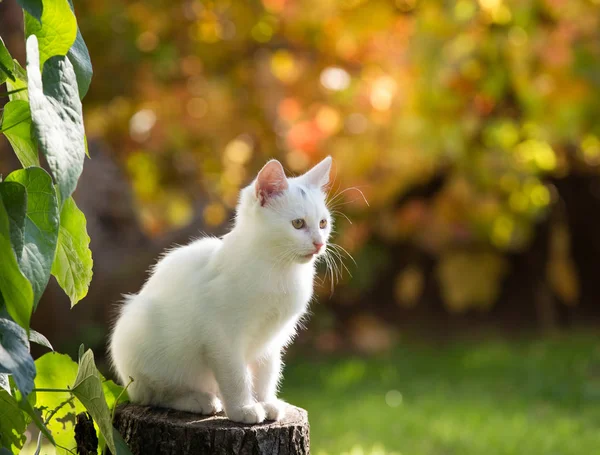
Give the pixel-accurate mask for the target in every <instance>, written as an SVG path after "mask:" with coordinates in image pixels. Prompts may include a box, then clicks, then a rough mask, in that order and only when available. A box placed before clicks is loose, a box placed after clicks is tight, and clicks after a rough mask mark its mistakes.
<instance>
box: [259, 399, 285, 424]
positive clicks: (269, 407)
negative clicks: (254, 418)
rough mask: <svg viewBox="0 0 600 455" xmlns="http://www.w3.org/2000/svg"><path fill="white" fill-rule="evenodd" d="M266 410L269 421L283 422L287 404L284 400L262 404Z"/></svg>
mask: <svg viewBox="0 0 600 455" xmlns="http://www.w3.org/2000/svg"><path fill="white" fill-rule="evenodd" d="M260 404H262V405H263V408H265V412H266V414H267V420H275V421H277V420H281V419H283V417H284V416H285V408H286V407H287V403H286V402H285V401H282V400H277V399H275V400H271V401H264V402H262V403H260Z"/></svg>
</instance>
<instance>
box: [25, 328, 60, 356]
mask: <svg viewBox="0 0 600 455" xmlns="http://www.w3.org/2000/svg"><path fill="white" fill-rule="evenodd" d="M29 341H31V342H33V343H35V344H39V345H40V346H44V347H46V348H48V349H50V350H51V351H54V348H53V347H52V345H51V344H50V341H48V338H46V337H45V336H44V335H42V334H41V333H40V332H38V331H37V330H33V329H31V330H29Z"/></svg>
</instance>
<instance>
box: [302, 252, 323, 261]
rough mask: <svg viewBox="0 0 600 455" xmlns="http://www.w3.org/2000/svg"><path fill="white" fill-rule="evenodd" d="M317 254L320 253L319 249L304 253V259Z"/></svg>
mask: <svg viewBox="0 0 600 455" xmlns="http://www.w3.org/2000/svg"><path fill="white" fill-rule="evenodd" d="M317 254H319V251H318V250H317V251H313V252H312V253H309V254H305V255H303V256H302V257H303V258H304V259H312V258H313V257H315V256H316V255H317Z"/></svg>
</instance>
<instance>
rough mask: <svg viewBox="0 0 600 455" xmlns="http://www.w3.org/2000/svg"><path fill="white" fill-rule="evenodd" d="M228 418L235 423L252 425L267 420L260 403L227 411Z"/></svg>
mask: <svg viewBox="0 0 600 455" xmlns="http://www.w3.org/2000/svg"><path fill="white" fill-rule="evenodd" d="M227 417H228V418H229V420H233V421H234V422H240V423H250V424H252V423H261V422H262V421H263V420H265V417H266V413H265V410H264V408H263V407H262V405H261V404H260V403H254V404H249V405H246V406H242V407H236V408H233V409H231V410H229V411H227Z"/></svg>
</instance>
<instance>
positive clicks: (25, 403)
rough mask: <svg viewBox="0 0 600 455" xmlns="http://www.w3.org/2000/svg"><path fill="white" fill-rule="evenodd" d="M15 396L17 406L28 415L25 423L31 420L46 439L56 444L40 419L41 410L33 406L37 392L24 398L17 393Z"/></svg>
mask: <svg viewBox="0 0 600 455" xmlns="http://www.w3.org/2000/svg"><path fill="white" fill-rule="evenodd" d="M15 398H16V400H17V402H18V404H19V408H21V410H22V411H23V412H25V413H26V414H27V415H28V416H29V417H30V419H28V420H29V421H28V422H27V423H28V424H29V423H30V422H33V423H34V424H35V426H36V427H38V429H39V430H40V432H41V433H42V434H43V435H44V436H45V437H46V439H48V441H50V442H51V443H52V444H53V445H56V441H54V437H53V436H52V433H51V432H50V430H49V429H48V427H47V426H46V424H45V423H44V421H43V420H42V411H41V410H39V409H36V408H35V403H36V401H37V393H35V392H34V393H30V394H29V395H28V396H27V397H26V398H23V396H20V395H19V394H17V395H16V396H15Z"/></svg>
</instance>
